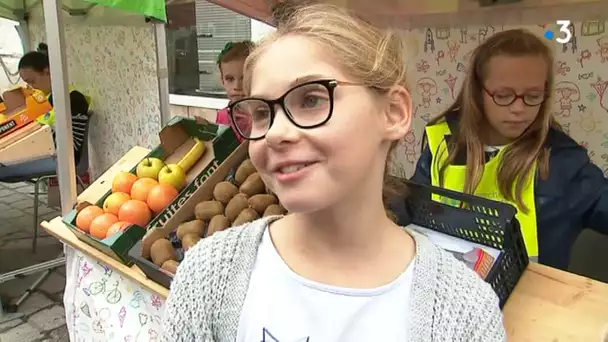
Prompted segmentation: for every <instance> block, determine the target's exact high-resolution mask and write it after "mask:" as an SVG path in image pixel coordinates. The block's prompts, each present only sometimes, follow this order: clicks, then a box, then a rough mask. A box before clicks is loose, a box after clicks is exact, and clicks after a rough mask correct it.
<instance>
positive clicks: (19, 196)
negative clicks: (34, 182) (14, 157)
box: [0, 183, 69, 342]
mask: <svg viewBox="0 0 608 342" xmlns="http://www.w3.org/2000/svg"><path fill="white" fill-rule="evenodd" d="M32 191H33V187H32V186H31V185H28V184H23V183H21V184H5V183H0V273H5V272H8V271H11V270H15V269H18V268H22V267H26V266H29V265H33V264H35V263H37V262H41V261H46V260H51V259H54V258H56V257H57V256H59V255H60V253H61V250H62V247H61V244H60V243H59V242H58V241H57V240H56V239H55V238H53V237H51V236H49V235H47V234H46V232H45V231H44V230H43V229H42V228H40V229H39V231H38V235H39V238H38V249H37V252H36V254H33V253H32V234H33V214H32V209H33V206H34V202H33V196H32V195H31V194H30V193H31V192H32ZM41 199H42V201H41V203H40V207H39V215H40V219H41V220H44V219H49V218H53V217H55V216H57V215H59V212H58V211H57V209H52V208H49V207H48V206H47V205H46V197H45V196H41ZM64 272H65V271H64V269H63V268H58V269H56V270H55V271H53V272H52V273H51V274H50V276H49V277H48V278H46V280H45V281H44V282H43V283H42V284H41V285H40V286H39V287H38V289H37V290H36V291H35V292H34V293H32V295H30V297H29V298H28V299H27V300H26V301H25V302H23V304H21V306H19V309H18V311H19V312H22V313H23V314H24V316H23V317H22V318H20V319H17V320H13V321H10V322H6V323H0V342H39V341H49V342H50V341H53V342H59V341H69V338H68V335H67V329H66V326H65V313H64V309H63V300H62V297H63V289H64V287H65V273H64ZM38 276H39V274H34V275H31V276H28V277H26V278H22V279H16V280H11V281H8V282H5V283H3V284H0V298H2V301H3V302H9V303H14V302H15V301H16V300H17V299H18V298H19V297H20V296H21V294H22V293H23V292H24V291H25V290H26V289H27V288H28V287H29V286H30V285H31V284H32V283H33V281H34V280H35V279H36V278H37V277H38Z"/></svg>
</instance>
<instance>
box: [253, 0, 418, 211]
mask: <svg viewBox="0 0 608 342" xmlns="http://www.w3.org/2000/svg"><path fill="white" fill-rule="evenodd" d="M274 21H275V24H276V25H277V30H276V31H275V32H273V33H271V34H270V35H268V36H266V37H265V38H264V39H263V40H262V42H261V43H260V44H258V45H257V46H256V47H255V49H254V50H253V51H252V52H251V54H250V55H249V57H248V58H247V60H246V61H245V65H244V71H243V73H244V82H243V87H244V90H245V92H246V93H247V94H249V93H250V89H251V73H252V69H253V66H254V65H255V63H256V62H257V61H258V60H259V58H260V56H261V55H262V54H263V53H264V51H265V50H266V49H267V48H268V46H270V45H271V44H273V43H274V42H276V41H278V40H280V39H281V38H283V37H286V36H292V35H298V36H303V37H306V38H308V39H310V40H312V41H314V42H315V43H316V44H318V45H319V46H320V47H321V48H322V50H323V51H326V52H327V53H328V54H329V55H330V56H331V57H332V58H333V59H334V60H335V62H336V64H337V65H339V66H341V67H342V71H343V72H344V73H345V74H347V75H348V76H350V77H352V78H353V79H354V80H357V81H358V82H361V83H362V84H364V85H366V86H368V87H369V88H370V89H374V90H375V91H376V92H377V93H378V94H380V95H385V94H387V93H388V91H389V90H390V89H391V88H393V87H394V86H403V87H406V67H405V61H404V56H403V42H402V37H401V35H400V34H399V33H398V32H397V31H395V30H387V29H380V28H378V27H375V26H373V25H371V24H370V23H368V22H366V21H365V20H363V19H361V18H359V17H358V16H356V15H355V14H354V13H351V12H350V11H348V10H347V9H345V8H342V7H337V6H333V5H329V4H324V3H318V2H316V1H310V0H308V1H307V0H301V1H295V0H292V1H289V0H288V1H283V2H281V3H279V4H277V6H276V7H275V8H274ZM397 143H398V141H395V142H393V143H392V145H391V148H390V150H389V154H388V155H389V156H390V155H391V151H392V150H393V149H394V147H395V146H396V145H397ZM389 159H390V158H389V157H388V156H387V164H386V165H387V166H388V165H389V164H390V160H389ZM387 172H388V167H386V166H385V177H384V179H385V186H384V203H385V206H386V204H387V201H388V200H389V198H391V197H393V196H394V195H396V194H401V193H402V192H403V190H404V189H403V188H402V187H401V186H399V184H398V183H395V184H393V183H394V182H392V181H391V180H389V179H388V177H387V176H388V175H387ZM389 182H390V183H391V185H390V186H389V185H388V183H389Z"/></svg>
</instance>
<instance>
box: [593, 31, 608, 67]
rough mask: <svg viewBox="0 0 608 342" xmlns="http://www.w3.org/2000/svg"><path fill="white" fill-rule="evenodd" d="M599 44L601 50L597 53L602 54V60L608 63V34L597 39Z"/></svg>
mask: <svg viewBox="0 0 608 342" xmlns="http://www.w3.org/2000/svg"><path fill="white" fill-rule="evenodd" d="M596 41H597V46H599V48H600V49H599V50H598V51H597V54H598V55H600V62H602V63H608V35H605V36H602V37H600V38H598V39H597V40H596Z"/></svg>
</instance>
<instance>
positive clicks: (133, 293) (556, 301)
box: [42, 147, 608, 341]
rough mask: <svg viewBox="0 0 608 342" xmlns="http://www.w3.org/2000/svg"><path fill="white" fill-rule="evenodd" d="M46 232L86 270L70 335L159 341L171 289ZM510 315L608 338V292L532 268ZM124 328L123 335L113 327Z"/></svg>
mask: <svg viewBox="0 0 608 342" xmlns="http://www.w3.org/2000/svg"><path fill="white" fill-rule="evenodd" d="M148 152H149V151H148V150H147V149H144V148H139V147H136V148H133V149H132V150H131V151H130V152H129V153H128V154H127V155H125V156H124V157H123V158H122V159H121V160H120V161H118V162H117V163H116V165H115V166H113V167H112V168H111V169H110V170H108V171H107V172H106V173H105V174H104V175H103V176H102V177H101V178H100V179H98V180H97V181H96V182H94V183H93V184H92V185H91V186H90V187H89V188H88V189H87V190H86V191H85V192H83V193H82V194H81V195H80V196H79V201H90V202H94V201H97V199H98V198H99V196H100V194H102V193H105V192H107V191H108V190H109V188H110V184H111V179H113V178H114V176H115V175H116V174H118V173H119V172H121V171H124V170H129V169H131V168H133V167H134V166H135V165H137V163H138V162H139V161H140V160H141V159H142V158H144V157H145V156H146V155H147V153H148ZM42 225H43V227H44V228H45V229H46V230H47V231H48V232H49V233H50V234H52V235H53V236H55V237H57V238H58V239H59V240H61V241H63V242H65V243H66V244H67V245H69V246H70V247H72V248H74V249H75V250H76V251H78V252H79V254H78V257H77V260H78V263H79V269H78V270H76V273H75V281H74V282H71V283H69V284H68V286H69V288H66V294H65V295H66V296H69V298H66V301H70V302H72V303H73V305H74V307H73V308H72V309H69V310H66V311H68V314H70V315H72V316H71V317H69V318H68V321H69V322H71V323H70V324H71V326H70V327H69V328H70V331H74V332H75V331H77V334H78V335H75V336H77V337H78V338H85V337H89V338H90V340H95V339H99V338H102V337H105V338H108V337H110V336H113V337H114V338H116V339H117V340H119V339H120V340H122V339H123V338H129V337H130V338H131V340H137V341H145V340H148V339H151V338H153V337H154V336H157V334H158V333H159V332H160V329H161V326H162V324H161V317H162V312H163V311H162V310H163V304H164V300H165V298H166V297H167V295H168V290H167V288H165V287H163V286H161V285H159V284H158V283H156V282H154V281H152V280H150V279H149V278H147V277H146V275H145V274H144V272H143V271H142V270H141V269H140V268H139V267H138V266H135V265H133V266H126V265H124V264H123V263H121V262H119V261H117V260H115V259H113V258H111V257H109V256H108V255H106V254H104V253H103V252H101V251H99V250H97V249H95V248H93V247H91V246H90V245H88V244H86V243H84V242H83V241H81V240H79V239H78V238H77V237H76V236H75V235H74V233H73V232H72V231H71V230H70V229H69V228H68V227H67V226H66V225H65V224H64V223H63V222H62V220H61V218H55V219H53V220H52V221H50V222H43V223H42ZM503 312H504V314H505V324H506V328H507V332H508V334H509V340H513V341H521V340H529V341H554V340H577V341H597V340H600V338H601V337H603V336H604V335H605V334H606V327H607V318H608V285H606V284H603V283H600V282H597V281H594V280H591V279H588V278H584V277H581V276H577V275H574V274H570V273H567V272H563V271H559V270H556V269H552V268H549V267H546V266H542V265H538V264H530V265H529V267H528V268H527V270H526V271H525V272H524V274H523V276H522V278H521V280H520V281H519V283H518V284H517V286H516V288H515V291H514V292H513V293H512V294H511V296H510V298H509V300H508V302H507V303H506V305H505V307H504V309H503ZM118 326H119V327H121V329H114V328H112V327H118ZM87 340H89V339H87Z"/></svg>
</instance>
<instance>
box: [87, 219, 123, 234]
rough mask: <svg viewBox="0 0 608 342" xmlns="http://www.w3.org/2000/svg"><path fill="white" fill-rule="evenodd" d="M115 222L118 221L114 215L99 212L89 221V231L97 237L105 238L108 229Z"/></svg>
mask: <svg viewBox="0 0 608 342" xmlns="http://www.w3.org/2000/svg"><path fill="white" fill-rule="evenodd" d="M116 222H118V217H116V215H114V214H110V213H104V214H101V215H99V216H97V217H96V218H95V219H94V220H93V222H91V228H90V229H89V233H90V234H91V236H93V237H96V238H98V239H105V238H106V236H107V235H108V229H110V226H111V225H113V224H114V223H116Z"/></svg>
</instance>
